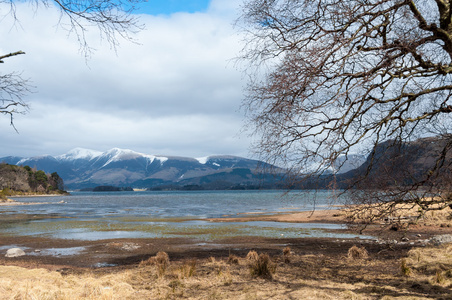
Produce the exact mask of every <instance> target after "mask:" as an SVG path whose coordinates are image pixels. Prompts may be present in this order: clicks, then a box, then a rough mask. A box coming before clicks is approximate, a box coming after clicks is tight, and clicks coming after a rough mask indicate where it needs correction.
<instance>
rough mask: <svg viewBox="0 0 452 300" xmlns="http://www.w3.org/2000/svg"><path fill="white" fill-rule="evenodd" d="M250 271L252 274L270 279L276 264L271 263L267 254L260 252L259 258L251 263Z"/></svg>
mask: <svg viewBox="0 0 452 300" xmlns="http://www.w3.org/2000/svg"><path fill="white" fill-rule="evenodd" d="M250 271H251V275H252V276H256V277H261V278H265V279H272V278H273V273H275V271H276V265H275V264H273V263H272V261H271V260H270V256H268V254H264V253H261V254H260V255H259V258H258V259H257V260H255V261H253V262H252V263H251V265H250Z"/></svg>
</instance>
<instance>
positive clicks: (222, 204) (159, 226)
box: [0, 191, 367, 240]
mask: <svg viewBox="0 0 452 300" xmlns="http://www.w3.org/2000/svg"><path fill="white" fill-rule="evenodd" d="M15 200H18V201H21V202H39V203H43V204H36V205H24V206H9V207H8V206H3V207H0V214H1V215H3V216H5V215H8V214H11V215H22V216H24V215H25V216H27V221H21V222H8V223H3V224H2V225H0V234H2V235H14V236H17V235H33V236H45V237H53V238H64V239H80V240H97V239H113V238H163V237H164V238H171V237H190V238H195V239H199V240H215V239H221V238H226V237H234V236H265V237H289V238H292V237H343V238H352V237H356V236H355V235H350V234H339V233H334V232H332V231H331V230H332V229H333V230H334V229H340V228H342V226H341V225H334V224H300V223H284V222H263V221H262V222H261V221H253V222H210V221H208V220H206V219H209V218H222V217H241V216H243V215H244V214H250V213H251V214H252V215H266V214H274V213H281V212H297V211H309V210H312V209H313V208H315V209H325V208H328V207H330V205H332V204H333V205H336V204H341V200H340V199H337V197H335V195H334V194H332V193H331V192H317V193H311V192H292V193H289V194H283V193H282V192H281V191H220V192H218V191H208V192H207V191H203V192H119V193H85V192H83V193H82V192H74V193H72V194H71V196H65V197H32V198H16V199H15ZM60 202H64V203H60ZM361 238H367V237H364V236H361Z"/></svg>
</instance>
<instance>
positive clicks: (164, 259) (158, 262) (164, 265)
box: [139, 251, 170, 276]
mask: <svg viewBox="0 0 452 300" xmlns="http://www.w3.org/2000/svg"><path fill="white" fill-rule="evenodd" d="M169 265H170V260H169V256H168V253H166V252H163V251H160V252H158V253H157V255H156V256H153V257H149V258H148V259H147V260H144V261H142V262H141V263H140V264H139V266H140V267H145V266H156V267H157V270H158V275H159V276H163V275H165V273H166V270H167V269H168V267H169Z"/></svg>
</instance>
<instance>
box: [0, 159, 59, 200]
mask: <svg viewBox="0 0 452 300" xmlns="http://www.w3.org/2000/svg"><path fill="white" fill-rule="evenodd" d="M61 193H64V182H63V180H62V178H61V177H60V176H59V175H58V173H56V172H53V173H51V174H49V173H46V172H44V171H42V170H36V169H32V168H30V167H29V166H25V167H21V166H16V165H9V164H6V163H0V198H1V199H4V198H5V197H6V196H11V195H16V194H61Z"/></svg>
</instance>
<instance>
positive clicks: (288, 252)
mask: <svg viewBox="0 0 452 300" xmlns="http://www.w3.org/2000/svg"><path fill="white" fill-rule="evenodd" d="M291 257H292V251H291V249H290V247H286V248H284V249H283V258H284V262H285V263H286V264H288V263H290V258H291Z"/></svg>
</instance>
